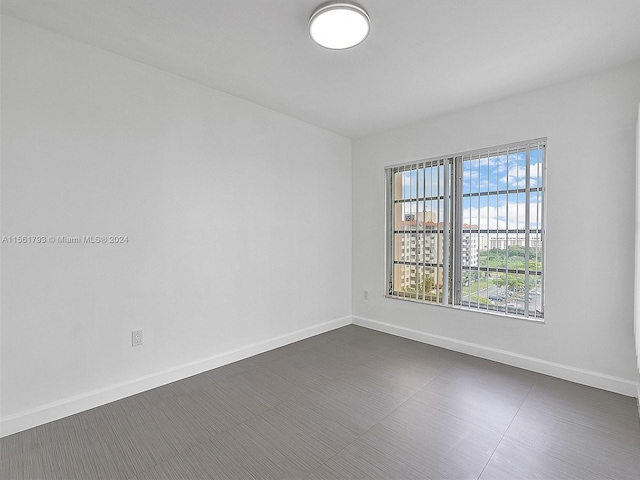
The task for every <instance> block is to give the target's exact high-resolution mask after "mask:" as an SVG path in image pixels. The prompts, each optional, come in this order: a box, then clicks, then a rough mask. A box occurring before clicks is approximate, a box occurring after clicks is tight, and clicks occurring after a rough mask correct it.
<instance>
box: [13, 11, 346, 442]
mask: <svg viewBox="0 0 640 480" xmlns="http://www.w3.org/2000/svg"><path fill="white" fill-rule="evenodd" d="M2 21H3V26H2V27H3V28H2V235H6V236H8V235H44V236H50V235H53V236H57V235H66V236H76V235H127V236H128V237H129V242H128V243H126V244H122V245H89V244H83V245H74V244H71V245H60V244H55V245H53V244H50V243H47V244H45V245H7V244H4V245H2V353H1V358H2V372H1V375H2V377H1V378H2V398H1V408H2V418H3V423H4V427H5V428H4V431H3V434H7V433H10V431H8V430H16V429H21V428H26V427H27V426H32V424H33V423H34V422H35V423H40V422H42V421H47V420H51V419H52V418H51V417H52V416H61V415H65V414H68V413H73V411H74V410H78V409H80V408H88V407H91V406H94V404H95V403H100V402H101V401H106V400H110V399H113V398H114V397H118V396H122V395H123V394H126V393H133V392H134V391H138V390H140V389H142V388H150V387H152V386H155V385H156V384H158V383H162V382H163V381H168V380H171V379H175V378H176V377H179V376H181V375H184V374H185V373H195V372H196V371H197V370H198V369H202V368H204V367H206V366H209V367H211V366H214V365H215V364H216V361H217V362H218V363H220V362H222V361H224V360H225V359H226V360H229V359H233V358H238V357H239V356H242V355H243V353H247V354H250V353H255V352H256V351H258V350H260V349H265V348H270V347H273V346H275V345H277V344H281V343H286V342H287V341H290V340H293V339H297V338H300V337H303V336H305V335H311V334H313V333H317V332H319V331H322V330H324V329H329V328H332V327H334V326H337V325H340V324H344V323H349V322H350V317H349V315H350V313H351V221H352V212H351V141H350V140H349V139H346V138H343V137H340V136H337V135H335V134H332V133H329V132H326V131H323V130H321V129H318V128H315V127H312V126H310V125H307V124H304V123H302V122H299V121H296V120H294V119H291V118H289V117H286V116H283V115H280V114H278V113H275V112H273V111H270V110H266V109H264V108H261V107H258V106H256V105H254V104H251V103H248V102H245V101H243V100H240V99H237V98H234V97H231V96H229V95H226V94H223V93H221V92H218V91H215V90H212V89H209V88H206V87H203V86H201V85H198V84H195V83H193V82H190V81H187V80H184V79H182V78H179V77H176V76H173V75H171V74H167V73H164V72H162V71H159V70H156V69H154V68H151V67H148V66H145V65H142V64H139V63H136V62H133V61H129V60H127V59H124V58H121V57H119V56H116V55H112V54H110V53H107V52H104V51H101V50H98V49H95V48H93V47H90V46H88V45H84V44H81V43H77V42H75V41H72V40H69V39H67V38H64V37H60V36H57V35H54V34H52V33H49V32H46V31H43V30H39V29H37V28H34V27H31V26H28V25H26V24H23V23H20V22H18V21H15V20H12V19H10V18H3V20H2ZM325 322H330V323H328V324H327V323H325ZM139 328H141V329H143V330H144V345H143V346H141V347H136V348H132V347H131V338H130V335H131V330H134V329H139ZM283 336H284V337H283ZM238 351H240V353H237V352H238ZM225 352H227V353H228V352H232V355H231V356H226V357H224V355H223V354H225ZM234 352H236V355H235V357H234V354H233V353H234ZM221 354H222V355H223V359H222V360H220V359H218V360H215V358H214V360H211V359H212V358H213V357H216V356H219V355H221ZM216 358H217V357H216ZM207 359H209V360H210V361H208V362H207ZM198 362H204V363H202V364H199V363H198ZM183 367H184V368H183ZM176 369H177V370H176ZM136 382H137V383H136Z"/></svg>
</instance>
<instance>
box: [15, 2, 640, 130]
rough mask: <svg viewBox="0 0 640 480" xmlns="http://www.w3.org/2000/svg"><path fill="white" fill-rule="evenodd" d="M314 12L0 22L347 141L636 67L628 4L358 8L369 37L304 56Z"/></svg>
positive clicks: (636, 31) (111, 8)
mask: <svg viewBox="0 0 640 480" xmlns="http://www.w3.org/2000/svg"><path fill="white" fill-rule="evenodd" d="M322 3H324V0H3V1H2V13H3V14H5V15H9V16H12V17H15V18H17V19H20V20H23V21H25V22H29V23H32V24H34V25H37V26H40V27H43V28H46V29H49V30H52V31H54V32H57V33H60V34H62V35H66V36H68V37H71V38H74V39H77V40H81V41H83V42H86V43H89V44H92V45H95V46H97V47H99V48H103V49H105V50H109V51H111V52H114V53H117V54H119V55H122V56H125V57H129V58H131V59H134V60H137V61H140V62H143V63H146V64H149V65H152V66H155V67H157V68H160V69H163V70H166V71H169V72H172V73H175V74H178V75H181V76H183V77H186V78H189V79H191V80H194V81H196V82H199V83H202V84H204V85H208V86H211V87H214V88H217V89H219V90H222V91H225V92H227V93H230V94H232V95H235V96H238V97H241V98H244V99H247V100H250V101H252V102H254V103H257V104H260V105H263V106H265V107H268V108H270V109H273V110H276V111H278V112H282V113H284V114H286V115H289V116H292V117H295V118H298V119H300V120H303V121H305V122H308V123H311V124H314V125H317V126H319V127H322V128H325V129H327V130H330V131H333V132H336V133H339V134H341V135H344V136H347V137H351V138H358V137H362V136H367V135H370V134H373V133H377V132H380V131H384V130H388V129H391V128H394V127H398V126H401V125H405V124H409V123H413V122H416V121H419V120H422V119H424V118H427V117H431V116H435V115H440V114H443V113H446V112H451V111H455V110H459V109H462V108H465V107H469V106H471V105H476V104H479V103H483V102H487V101H490V100H493V99H497V98H501V97H506V96H509V95H513V94H516V93H519V92H524V91H528V90H533V89H536V88H539V87H543V86H546V85H550V84H553V83H557V82H560V81H562V80H566V79H569V78H573V77H577V76H580V75H584V74H588V73H590V72H595V71H598V70H603V69H605V68H608V67H612V66H615V65H619V64H623V63H627V62H630V61H632V60H634V59H638V58H640V0H535V1H534V0H359V1H358V2H357V3H358V4H359V5H361V6H363V7H364V8H365V9H366V10H367V11H368V13H369V15H370V17H371V23H372V26H371V34H370V35H369V38H367V40H366V41H365V42H364V43H363V44H361V45H359V46H358V47H356V48H353V49H350V50H344V51H330V50H326V49H323V48H321V47H318V46H316V45H315V44H314V43H313V42H312V41H311V40H310V38H309V36H308V33H307V22H308V19H309V17H310V16H311V14H312V13H313V10H314V9H315V7H317V6H318V5H319V4H322Z"/></svg>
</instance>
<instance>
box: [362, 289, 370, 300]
mask: <svg viewBox="0 0 640 480" xmlns="http://www.w3.org/2000/svg"><path fill="white" fill-rule="evenodd" d="M363 298H364V299H365V300H369V290H365V291H364V295H363Z"/></svg>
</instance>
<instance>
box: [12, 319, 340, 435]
mask: <svg viewBox="0 0 640 480" xmlns="http://www.w3.org/2000/svg"><path fill="white" fill-rule="evenodd" d="M350 324H351V316H347V317H342V318H338V319H335V320H331V321H329V322H325V323H321V324H319V325H314V326H312V327H308V328H303V329H302V330H297V331H295V332H291V333H287V334H285V335H280V336H278V337H274V338H270V339H268V340H265V341H263V342H258V343H254V344H251V345H246V346H243V347H240V348H238V349H235V350H230V351H227V352H223V353H220V354H218V355H212V356H211V357H208V358H204V359H202V360H197V361H195V362H190V363H186V364H183V365H179V366H177V367H174V368H170V369H167V370H163V371H160V372H157V373H153V374H151V375H146V376H144V377H140V378H136V379H133V380H130V381H127V382H123V383H119V384H116V385H110V386H108V387H104V388H100V389H97V390H93V391H90V392H86V393H83V394H81V395H76V396H73V397H70V398H65V399H63V400H60V401H57V402H53V403H49V404H47V405H42V406H39V407H36V408H32V409H30V410H25V411H23V412H19V413H16V414H14V415H9V416H7V417H3V418H2V419H0V437H4V436H6V435H11V434H13V433H17V432H21V431H23V430H27V429H29V428H32V427H36V426H38V425H42V424H44V423H48V422H52V421H54V420H58V419H60V418H64V417H67V416H69V415H74V414H76V413H79V412H83V411H85V410H89V409H91V408H95V407H98V406H100V405H104V404H106V403H110V402H113V401H115V400H120V399H122V398H125V397H128V396H130V395H135V394H136V393H141V392H144V391H146V390H150V389H152V388H156V387H160V386H162V385H166V384H167V383H171V382H175V381H177V380H182V379H183V378H187V377H190V376H192V375H197V374H198V373H202V372H206V371H208V370H211V369H214V368H218V367H221V366H223V365H227V364H229V363H233V362H237V361H238V360H242V359H244V358H248V357H251V356H253V355H257V354H259V353H263V352H266V351H268V350H273V349H274V348H278V347H282V346H285V345H288V344H290V343H293V342H297V341H299V340H304V339H305V338H309V337H312V336H314V335H318V334H321V333H324V332H328V331H330V330H334V329H336V328H340V327H344V326H345V325H350Z"/></svg>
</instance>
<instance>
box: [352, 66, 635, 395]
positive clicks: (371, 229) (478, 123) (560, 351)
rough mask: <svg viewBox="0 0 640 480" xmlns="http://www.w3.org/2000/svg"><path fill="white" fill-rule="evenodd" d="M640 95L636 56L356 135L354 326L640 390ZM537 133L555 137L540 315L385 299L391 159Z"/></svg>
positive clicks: (550, 139)
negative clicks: (637, 332)
mask: <svg viewBox="0 0 640 480" xmlns="http://www.w3.org/2000/svg"><path fill="white" fill-rule="evenodd" d="M508 73H509V72H508V70H507V71H505V72H504V74H508ZM639 101H640V63H634V64H630V65H627V66H625V67H624V68H618V69H616V70H611V71H608V72H605V73H602V74H599V75H595V76H590V77H587V78H582V79H579V80H575V81H572V82H569V83H564V84H561V85H557V86H554V87H551V88H546V89H544V90H539V91H535V92H531V93H528V94H524V95H518V96H514V97H511V98H507V99H505V100H502V101H498V102H495V103H490V104H486V105H483V106H480V107H477V108H473V109H470V110H466V111H462V112H459V113H455V114H452V115H448V116H444V117H440V118H435V119H431V120H427V121H424V122H422V123H419V124H416V125H411V126H407V127H406V128H401V129H398V130H395V131H391V132H387V133H384V134H381V135H375V136H372V137H369V138H364V139H360V140H357V141H354V144H353V179H354V181H353V262H354V267H353V314H354V322H356V323H361V324H364V325H368V326H372V327H374V328H380V329H382V330H386V331H393V332H394V333H398V334H401V335H402V334H404V335H407V336H410V337H415V338H420V339H423V340H425V341H430V342H433V343H436V344H441V345H443V346H447V347H449V348H454V349H459V350H461V351H466V352H470V353H474V354H477V355H482V356H486V357H487V358H494V359H498V360H500V361H504V362H507V363H512V364H516V365H520V366H526V367H528V368H532V369H537V370H538V371H543V372H545V373H554V374H558V375H560V376H565V378H571V379H572V380H577V381H583V382H584V383H591V384H596V385H598V386H601V387H604V388H610V389H613V390H619V391H621V392H623V393H627V394H630V395H634V394H635V392H636V390H635V383H634V382H636V381H637V380H638V378H639V377H638V372H637V370H636V369H635V365H636V362H635V354H634V344H633V297H634V295H633V282H634V261H633V258H634V191H635V184H634V172H635V160H634V158H635V122H636V117H637V108H638V102H639ZM537 137H548V150H547V166H548V179H547V186H548V195H547V245H546V247H547V263H546V265H547V270H546V308H545V320H546V321H545V323H544V324H538V323H533V322H529V321H524V320H517V319H513V318H501V317H497V316H492V315H487V314H481V313H472V312H468V311H461V310H456V309H447V308H442V307H437V306H428V305H421V304H416V303H410V302H405V301H400V300H394V299H388V298H384V291H385V290H384V289H385V283H386V282H385V279H384V252H385V247H384V242H385V234H384V208H385V204H384V167H385V166H386V165H392V164H396V163H399V162H405V161H413V160H418V159H426V158H430V157H434V156H437V155H443V154H449V153H456V152H462V151H466V150H471V149H476V148H482V147H490V146H494V145H500V144H505V143H510V142H516V141H521V140H528V139H532V138H537ZM364 290H368V291H369V300H364V298H363V291H364Z"/></svg>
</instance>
